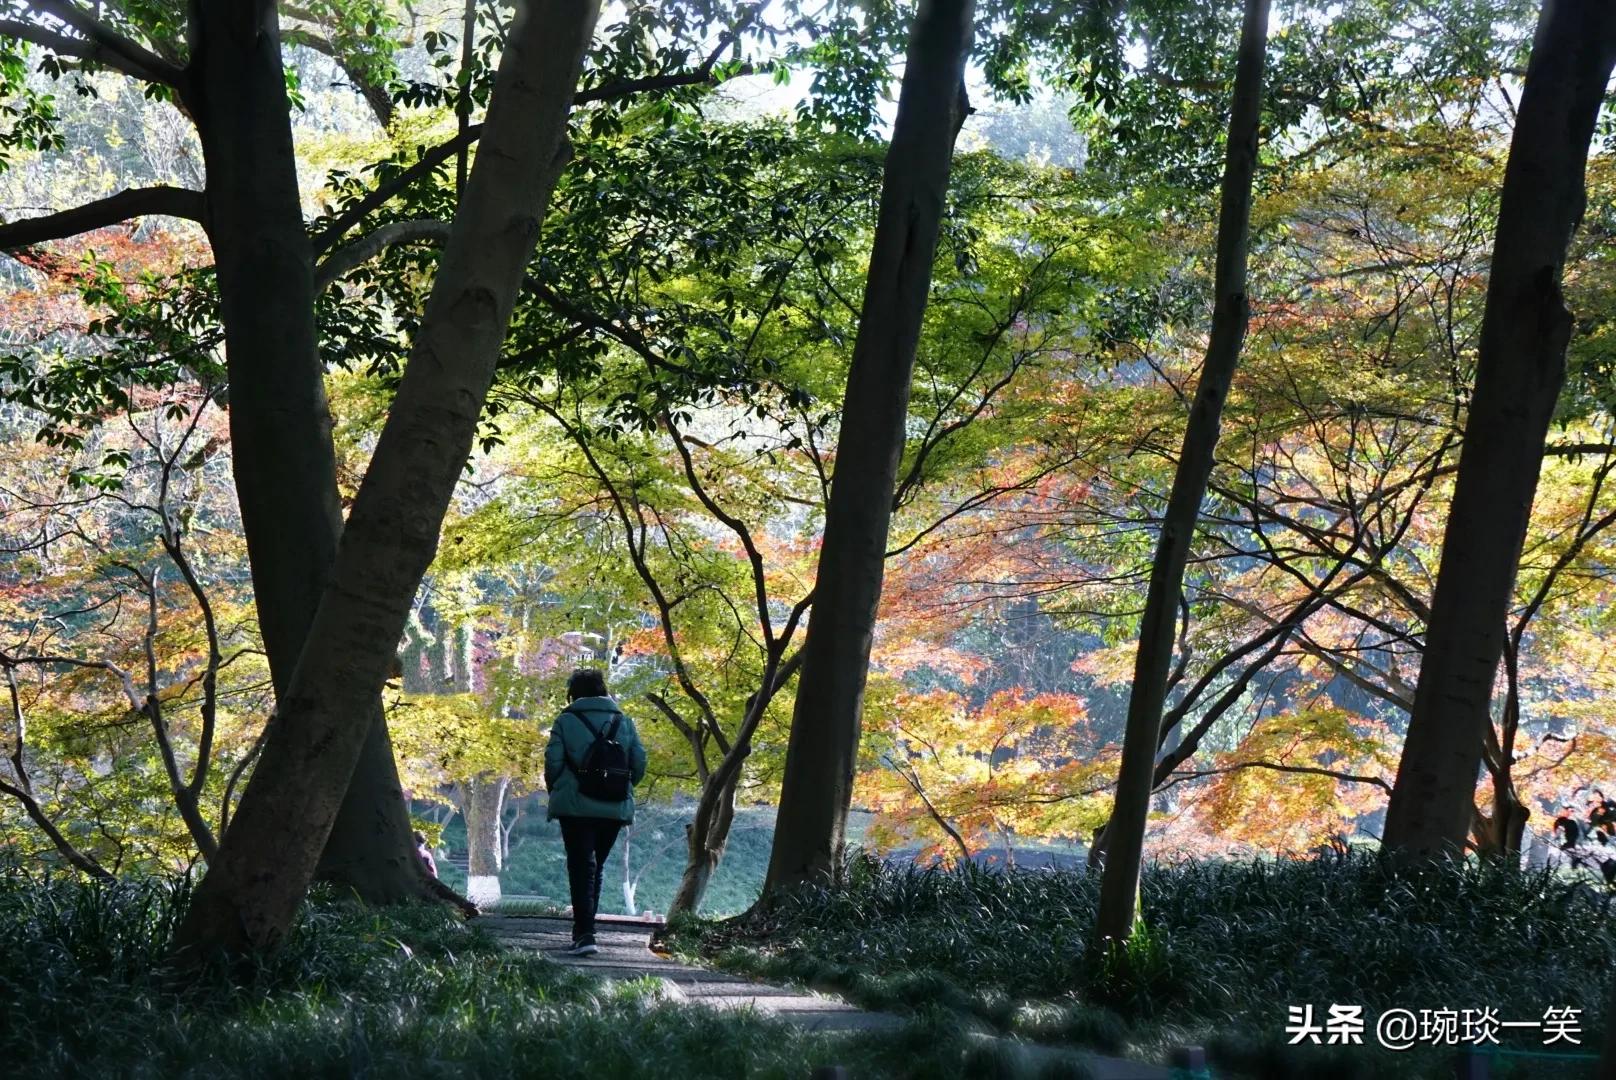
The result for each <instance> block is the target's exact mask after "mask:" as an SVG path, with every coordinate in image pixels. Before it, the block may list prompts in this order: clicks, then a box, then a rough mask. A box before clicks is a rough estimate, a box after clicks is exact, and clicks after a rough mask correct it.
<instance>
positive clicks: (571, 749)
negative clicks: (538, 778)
mask: <svg viewBox="0 0 1616 1080" xmlns="http://www.w3.org/2000/svg"><path fill="white" fill-rule="evenodd" d="M568 708H570V709H573V710H575V711H577V712H581V713H583V714H584V715H585V716H587V717H589V722H590V723H591V724H593V725H595V727H596V729H597V730H599V731H600V732H601V733H602V734H605V732H606V729H607V728H609V727H610V726H611V723H612V717H614V716H622V717H623V720H622V722H621V723H620V724H618V725H617V734H616V736H614V738H615V739H616V741H617V743H618V744H619V745H621V746H622V748H623V749H624V750H625V751H627V753H628V766H629V769H630V770H632V771H631V774H630V779H631V780H633V782H634V783H636V784H638V783H639V782H640V781H641V780H644V779H645V745H644V744H643V743H641V742H640V733H639V732H638V731H635V730H634V721H632V720H630V719H629V718H628V717H627V716H623V710H622V709H619V708H618V707H617V702H615V701H613V700H612V699H611V698H609V697H581V698H578V699H576V700H575V701H573V703H572V704H571V705H569V706H568ZM594 741H595V737H594V736H593V735H592V734H590V732H589V729H588V728H587V727H585V726H584V722H583V721H582V720H580V719H578V717H576V716H573V715H572V714H571V713H566V712H563V713H562V714H561V715H559V716H557V717H556V721H555V726H554V727H552V728H551V729H550V742H549V744H548V745H547V746H546V747H545V748H544V786H545V788H546V789H548V790H549V792H550V805H549V809H548V810H546V811H545V817H546V818H547V819H548V820H550V821H554V820H555V819H556V818H562V817H590V818H605V819H606V820H607V821H621V822H623V823H625V824H627V823H628V822H631V821H633V820H634V792H633V791H632V790H631V791H630V792H629V795H628V798H626V799H624V800H623V801H622V802H601V801H600V800H599V799H591V798H588V797H586V796H585V795H583V794H582V793H581V792H580V791H579V790H578V777H577V774H575V773H574V772H573V771H572V765H581V764H583V760H584V755H585V754H587V753H589V744H590V743H592V742H594ZM568 762H571V763H572V764H571V765H569V764H568Z"/></svg>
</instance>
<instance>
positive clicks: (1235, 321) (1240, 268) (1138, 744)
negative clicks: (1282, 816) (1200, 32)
mask: <svg viewBox="0 0 1616 1080" xmlns="http://www.w3.org/2000/svg"><path fill="white" fill-rule="evenodd" d="M1267 51H1268V0H1246V6H1245V14H1244V17H1243V19H1242V22H1241V28H1240V53H1239V57H1238V59H1237V61H1236V65H1235V76H1234V94H1233V100H1232V103H1231V108H1230V111H1229V140H1228V145H1227V146H1226V147H1225V150H1224V162H1223V188H1222V192H1221V196H1220V202H1221V206H1220V208H1219V212H1218V240H1217V245H1218V247H1217V269H1216V272H1215V275H1214V285H1213V289H1214V297H1213V309H1212V333H1211V335H1210V338H1209V339H1208V341H1207V347H1206V359H1205V362H1204V363H1203V364H1202V367H1201V382H1200V385H1199V386H1197V387H1196V390H1195V400H1194V402H1193V403H1192V404H1191V405H1190V414H1189V420H1188V422H1187V424H1186V427H1185V429H1184V445H1183V448H1182V449H1181V450H1180V451H1179V457H1178V470H1177V471H1176V472H1175V473H1174V475H1173V489H1172V492H1171V493H1170V494H1169V496H1168V500H1167V512H1166V514H1165V515H1163V517H1162V524H1161V534H1160V536H1159V537H1158V538H1157V541H1156V555H1155V559H1154V561H1153V562H1152V563H1151V567H1150V587H1149V591H1148V592H1147V593H1146V596H1145V612H1144V616H1143V617H1142V619H1141V620H1140V624H1139V651H1138V652H1137V653H1136V654H1135V658H1134V669H1133V688H1132V690H1131V691H1130V693H1129V695H1128V726H1127V729H1126V731H1125V732H1124V734H1123V740H1122V763H1121V766H1120V768H1119V770H1118V775H1117V794H1116V800H1115V803H1114V804H1113V806H1112V809H1111V819H1110V821H1109V822H1108V823H1107V825H1106V829H1105V868H1104V872H1103V874H1102V876H1101V879H1100V906H1099V911H1098V912H1097V914H1096V916H1095V934H1096V937H1097V939H1098V940H1099V941H1101V942H1105V941H1108V940H1109V941H1124V940H1126V939H1127V938H1129V937H1130V936H1131V935H1132V934H1133V925H1134V916H1135V914H1136V909H1137V901H1138V896H1139V867H1140V862H1141V860H1142V857H1143V854H1144V843H1145V822H1146V819H1147V818H1148V816H1149V812H1150V792H1151V788H1152V787H1153V786H1154V775H1155V764H1156V750H1157V748H1158V746H1159V745H1160V742H1161V718H1162V706H1163V704H1164V703H1165V700H1166V696H1167V676H1168V669H1169V668H1170V666H1171V664H1172V659H1173V624H1174V616H1175V614H1176V612H1177V611H1178V605H1179V597H1180V595H1181V594H1182V591H1183V587H1184V564H1185V562H1186V561H1187V560H1188V558H1189V550H1190V539H1191V538H1192V537H1193V535H1194V533H1195V522H1196V519H1197V518H1199V517H1200V513H1201V500H1202V498H1204V497H1205V495H1206V485H1207V481H1208V480H1209V479H1210V477H1211V475H1212V465H1213V460H1214V456H1215V454H1216V452H1217V446H1218V429H1219V427H1220V426H1221V423H1222V419H1223V403H1224V399H1225V398H1227V397H1228V394H1229V387H1230V385H1231V384H1232V383H1233V381H1234V370H1235V365H1236V364H1237V363H1238V362H1239V360H1240V348H1241V345H1242V343H1243V342H1244V341H1245V336H1246V323H1247V321H1248V320H1249V318H1250V312H1251V305H1250V302H1249V301H1248V299H1247V297H1246V248H1247V244H1248V241H1249V238H1250V233H1251V185H1252V177H1253V176H1254V175H1255V174H1256V171H1257V136H1258V131H1259V127H1260V122H1261V118H1262V82H1263V64H1264V61H1265V59H1266V55H1267Z"/></svg>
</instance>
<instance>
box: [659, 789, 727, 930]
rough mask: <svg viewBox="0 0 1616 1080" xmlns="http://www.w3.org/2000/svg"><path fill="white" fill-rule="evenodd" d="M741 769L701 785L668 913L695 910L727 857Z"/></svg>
mask: <svg viewBox="0 0 1616 1080" xmlns="http://www.w3.org/2000/svg"><path fill="white" fill-rule="evenodd" d="M740 778H741V770H740V769H739V768H736V769H733V770H730V771H729V772H728V773H727V774H726V775H725V776H723V777H717V776H715V778H714V779H715V780H716V781H717V782H716V783H713V782H709V783H708V784H707V785H706V786H705V787H703V788H702V792H701V798H700V799H699V800H698V801H697V803H696V817H695V820H693V821H692V822H691V823H690V824H689V825H688V826H687V827H686V830H685V840H686V856H685V870H684V873H683V874H682V875H680V877H679V888H678V890H677V891H675V893H674V894H673V902H672V904H670V905H669V907H668V914H669V915H676V914H679V913H681V912H690V913H694V912H695V911H696V910H697V909H698V908H699V907H700V906H701V898H702V897H703V896H705V895H706V894H707V886H708V885H710V884H712V880H713V874H714V873H716V872H717V870H718V864H719V861H720V860H722V859H723V857H724V845H726V844H728V843H729V830H730V826H731V825H733V824H734V823H735V788H736V786H737V784H738V783H739V782H740Z"/></svg>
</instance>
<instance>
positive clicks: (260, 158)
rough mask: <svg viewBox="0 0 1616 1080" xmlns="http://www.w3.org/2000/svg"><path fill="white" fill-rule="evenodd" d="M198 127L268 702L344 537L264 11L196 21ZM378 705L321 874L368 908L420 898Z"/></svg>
mask: <svg viewBox="0 0 1616 1080" xmlns="http://www.w3.org/2000/svg"><path fill="white" fill-rule="evenodd" d="M194 12H195V15H194V17H195V20H196V25H195V27H194V28H193V39H194V42H195V48H194V53H193V58H192V62H191V65H190V69H189V70H190V73H191V76H192V81H191V83H190V84H189V86H188V89H187V93H186V95H185V98H186V100H185V104H186V106H187V108H188V109H189V110H190V111H191V114H192V116H193V117H195V120H196V125H197V130H198V132H199V133H200V135H201V140H202V150H203V156H204V160H205V162H206V165H207V174H208V185H207V194H206V205H207V211H206V219H207V220H206V222H205V225H206V228H207V232H208V238H209V241H210V242H211V245H212V247H213V253H214V261H215V265H216V267H217V269H218V278H219V302H220V319H221V322H222V323H223V324H224V328H225V341H226V346H227V347H226V356H227V363H228V367H229V378H230V404H229V412H230V438H231V457H232V461H233V469H234V473H235V479H236V493H237V498H238V501H239V503H240V506H241V520H242V531H243V533H244V534H245V536H246V539H247V555H248V560H249V562H250V564H251V567H252V576H253V594H254V597H255V600H256V605H257V609H258V622H259V627H260V630H261V632H262V634H263V638H264V651H265V652H266V653H267V654H268V657H269V666H270V674H271V678H272V680H273V682H274V686H275V691H276V694H277V697H278V696H279V695H280V694H282V693H284V692H285V690H286V687H287V685H288V683H289V682H290V681H291V677H292V669H293V667H294V666H295V665H296V663H297V657H298V654H299V653H300V652H301V651H302V648H303V641H304V637H305V636H306V635H307V633H308V628H309V625H310V623H312V622H313V621H314V612H315V608H316V607H317V606H318V604H319V601H320V593H321V590H322V589H323V588H324V586H325V582H326V578H327V576H328V575H329V574H330V571H331V566H332V563H333V561H334V560H335V558H336V550H337V537H338V536H339V534H340V533H341V531H342V511H341V508H340V505H339V503H338V498H337V475H336V463H335V456H334V451H333V447H332V442H331V413H330V409H329V407H328V406H327V403H326V397H325V383H324V372H323V369H322V366H321V363H320V356H319V348H318V345H317V338H316V332H315V327H314V276H313V266H314V256H313V252H312V250H311V248H310V246H309V241H308V234H307V232H306V231H305V229H304V226H303V214H302V207H301V203H300V199H299V194H298V182H297V165H296V159H295V155H294V152H293V147H292V132H291V125H290V123H289V122H288V109H289V104H288V102H287V99H286V77H285V74H284V72H283V70H282V66H281V52H280V41H279V33H278V24H277V20H276V14H275V5H273V4H268V3H263V2H253V3H242V4H217V3H215V4H200V5H197V6H196V7H195V9H194ZM380 705H381V700H380V698H379V697H378V698H377V700H376V702H375V703H373V705H372V706H371V707H369V708H367V709H366V710H365V711H364V712H362V713H361V714H359V715H360V716H368V717H373V718H374V719H373V720H372V721H371V723H373V724H374V725H375V727H376V730H375V731H373V732H372V733H371V735H370V738H369V739H368V740H367V742H366V744H365V748H364V754H363V756H362V758H361V761H360V766H359V767H358V768H357V769H356V770H355V771H354V776H353V781H352V783H351V784H350V791H349V792H348V794H347V797H346V798H345V800H344V802H343V804H342V809H341V812H340V813H339V815H338V820H337V823H336V827H335V828H333V830H332V840H331V844H332V850H331V851H330V852H328V853H327V858H326V859H325V860H323V861H322V865H321V871H320V876H321V877H323V878H327V879H329V880H332V881H335V882H337V883H339V884H341V885H344V886H346V887H347V888H350V889H352V890H353V891H354V892H356V893H358V894H359V895H360V896H362V897H364V898H365V899H367V900H371V901H377V902H387V901H393V900H399V899H407V898H412V897H423V896H428V895H431V892H430V887H429V886H428V885H427V884H426V883H425V882H424V881H423V880H422V878H423V875H422V874H421V872H420V869H419V866H418V864H417V862H416V860H415V858H414V844H413V843H412V842H411V840H410V826H409V812H408V809H407V808H406V807H405V805H404V803H403V797H402V790H401V785H400V783H399V779H398V767H397V764H396V763H395V761H394V759H393V757H392V752H391V744H390V741H389V739H388V735H387V729H386V725H385V722H384V721H383V720H382V713H381V707H380Z"/></svg>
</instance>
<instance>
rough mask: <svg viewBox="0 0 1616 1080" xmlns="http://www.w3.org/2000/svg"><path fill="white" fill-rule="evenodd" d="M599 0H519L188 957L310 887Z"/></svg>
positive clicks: (255, 941) (453, 465)
mask: <svg viewBox="0 0 1616 1080" xmlns="http://www.w3.org/2000/svg"><path fill="white" fill-rule="evenodd" d="M598 14H599V7H598V4H596V3H592V2H586V3H578V2H575V0H573V2H569V0H532V2H530V3H528V4H525V5H518V7H517V11H516V16H515V18H514V20H513V23H512V27H511V31H510V36H509V39H508V41H507V43H506V47H505V53H504V55H503V57H502V58H501V60H500V66H499V73H498V75H497V76H496V78H495V83H494V90H493V94H492V96H491V98H490V101H489V106H488V113H487V117H486V120H485V121H484V124H483V136H482V142H481V149H480V151H479V152H478V155H477V161H476V164H475V165H474V167H473V169H472V172H471V177H470V180H469V182H468V185H467V188H466V192H465V195H464V197H463V198H462V199H461V201H460V205H459V207H458V210H457V212H456V214H455V220H454V225H453V228H452V229H451V231H450V234H449V240H448V243H447V244H446V246H445V248H444V252H443V258H442V261H441V264H440V268H439V270H438V274H437V279H436V281H435V282H434V284H433V288H432V293H431V295H430V297H429V298H428V300H427V305H426V311H425V314H424V317H423V319H422V323H421V328H420V330H419V332H418V334H417V337H416V340H415V343H414V347H413V348H412V349H411V354H410V360H409V363H408V365H407V366H406V368H405V371H404V377H403V379H402V380H401V382H400V384H399V388H398V393H397V396H396V398H395V400H394V403H393V406H392V409H391V410H390V411H389V413H388V417H387V421H386V423H385V425H384V426H383V428H382V433H381V437H380V439H379V440H378V442H377V446H376V450H375V453H374V455H373V456H372V458H371V463H370V468H369V470H368V471H367V472H366V474H365V479H364V482H363V483H362V484H361V485H360V488H359V493H358V496H357V497H356V499H355V501H354V506H353V511H352V513H351V514H350V515H349V519H348V524H347V528H346V529H345V530H344V531H343V534H342V539H341V543H340V546H339V548H338V551H337V560H336V565H335V568H334V572H333V577H332V580H331V582H330V583H329V584H328V585H327V587H326V589H325V591H324V593H323V595H322V597H321V600H320V606H319V610H318V612H317V614H316V616H315V620H314V624H313V626H312V627H311V628H310V631H309V635H308V640H307V642H306V643H305V645H304V647H303V651H302V654H301V656H300V658H299V660H298V664H297V667H296V670H295V671H294V672H293V675H292V680H291V684H290V686H289V687H288V690H287V693H286V694H285V695H284V697H283V698H282V700H281V702H280V706H279V709H278V712H277V716H276V719H275V722H274V724H273V726H272V727H271V728H270V732H269V736H268V739H267V740H266V742H265V746H264V752H263V758H262V760H261V761H260V762H259V764H258V767H257V769H256V770H255V771H254V773H253V776H252V779H251V781H250V782H249V783H248V785H247V790H246V791H245V792H244V793H243V795H242V799H241V804H240V807H239V809H238V810H237V812H236V817H235V820H234V822H233V823H232V824H231V828H230V831H229V832H228V833H227V834H226V836H225V837H224V842H223V843H222V844H221V845H220V850H219V856H218V858H217V859H216V860H215V862H214V863H213V865H211V866H210V867H209V868H208V872H207V875H206V876H205V877H204V878H203V879H202V881H201V883H200V884H199V885H198V886H197V890H196V893H195V896H194V898H193V899H192V902H191V906H190V909H189V910H188V911H187V912H186V916H185V919H184V921H183V922H182V923H181V925H180V927H179V929H178V931H177V933H176V938H175V945H176V947H177V949H179V950H180V951H181V952H182V953H184V954H186V955H188V956H192V957H194V956H198V955H203V954H207V953H211V952H215V951H224V952H227V953H238V954H239V953H243V952H247V951H249V950H254V949H264V948H268V947H272V946H273V945H275V944H277V943H278V942H279V941H280V940H282V938H283V937H284V935H285V934H286V932H287V930H288V928H289V927H290V925H291V920H292V916H293V914H294V913H295V911H296V909H297V905H298V903H299V901H301V899H302V898H303V895H304V893H305V892H306V891H307V889H308V884H309V881H310V879H311V877H312V875H313V873H314V869H315V865H316V863H317V862H318V860H319V856H320V851H321V849H322V848H323V847H324V845H325V841H326V837H327V835H328V834H329V833H330V831H331V825H332V822H333V821H334V820H335V818H336V814H337V810H338V807H339V806H340V804H341V801H342V797H343V794H344V792H345V791H346V790H347V787H348V781H349V779H350V777H351V776H352V775H353V771H354V767H355V765H356V763H357V762H358V759H359V755H360V751H361V749H362V747H363V744H364V741H365V736H366V734H367V725H366V724H364V723H356V722H355V718H356V717H365V716H366V715H367V714H366V712H365V710H366V709H367V708H368V707H369V706H370V704H371V703H372V702H373V701H374V700H375V696H376V695H377V694H379V693H380V692H381V688H382V683H383V681H384V680H385V679H386V677H387V674H388V671H389V669H390V668H391V666H392V664H393V660H394V655H395V652H394V650H395V648H396V646H397V644H398V641H399V638H400V636H401V635H402V634H403V632H404V626H405V622H406V620H407V619H408V617H409V613H410V606H411V602H412V600H413V598H414V596H415V592H416V590H417V588H419V586H420V582H421V578H422V577H423V576H424V575H425V573H426V570H427V568H428V566H429V565H430V564H431V562H432V558H433V556H434V554H435V553H436V550H437V544H438V537H439V533H440V530H441V528H442V523H443V516H444V514H445V512H446V511H447V510H448V506H449V501H450V499H451V497H452V496H453V494H454V488H455V484H456V482H457V481H458V479H459V476H460V472H461V469H462V468H463V467H464V465H465V462H466V459H467V457H468V456H469V455H470V452H471V447H472V441H473V438H474V436H475V434H476V429H477V422H478V418H479V416H480V415H481V412H482V407H483V403H484V401H485V400H486V398H487V395H488V390H489V387H490V386H491V384H492V382H493V377H494V369H495V365H496V363H497V361H498V359H499V353H500V346H501V344H502V342H503V341H504V338H505V334H506V331H507V329H508V327H509V324H510V317H511V312H512V310H513V308H514V307H515V304H516V295H517V290H518V287H519V285H520V283H521V278H522V272H523V269H524V267H525V266H526V264H527V262H528V260H529V258H531V256H532V254H533V249H534V245H535V244H536V243H537V240H538V234H539V228H540V226H541V224H542V221H543V217H544V211H545V209H546V207H547V205H548V203H549V198H550V192H551V190H552V189H553V187H554V185H555V181H556V179H557V177H558V176H559V174H560V172H561V169H562V167H563V166H564V164H565V162H566V152H565V151H566V140H565V132H566V122H567V114H568V112H569V111H570V108H571V103H572V94H573V88H574V86H575V84H576V82H577V79H578V74H579V71H580V69H581V67H582V62H583V54H584V51H585V49H586V48H587V46H588V43H589V40H590V38H591V36H592V34H593V28H594V24H595V20H596V17H597V16H598Z"/></svg>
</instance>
